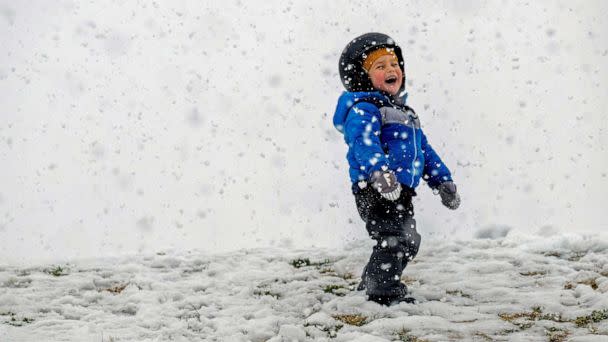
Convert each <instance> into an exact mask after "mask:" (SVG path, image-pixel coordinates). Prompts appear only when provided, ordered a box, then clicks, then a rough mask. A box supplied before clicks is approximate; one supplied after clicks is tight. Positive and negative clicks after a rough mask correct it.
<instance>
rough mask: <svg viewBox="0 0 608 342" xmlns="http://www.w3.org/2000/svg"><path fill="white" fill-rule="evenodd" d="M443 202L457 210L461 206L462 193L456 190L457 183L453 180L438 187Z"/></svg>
mask: <svg viewBox="0 0 608 342" xmlns="http://www.w3.org/2000/svg"><path fill="white" fill-rule="evenodd" d="M437 190H439V196H441V203H442V204H443V205H445V206H446V207H448V208H450V209H452V210H455V209H457V208H458V207H459V206H460V195H458V192H456V184H454V183H453V182H443V183H441V184H440V185H439V186H438V187H437Z"/></svg>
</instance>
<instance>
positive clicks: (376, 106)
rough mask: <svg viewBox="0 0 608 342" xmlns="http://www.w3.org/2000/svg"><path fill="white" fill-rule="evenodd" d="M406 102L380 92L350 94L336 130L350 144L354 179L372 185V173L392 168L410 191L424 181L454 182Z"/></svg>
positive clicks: (340, 103)
mask: <svg viewBox="0 0 608 342" xmlns="http://www.w3.org/2000/svg"><path fill="white" fill-rule="evenodd" d="M403 96H404V97H403V98H401V99H397V100H398V101H395V100H394V99H391V98H390V97H389V96H387V95H384V94H382V93H380V92H344V93H343V94H342V95H341V96H340V98H339V99H338V106H337V108H336V112H335V114H334V119H333V122H334V126H335V127H336V128H337V129H338V131H340V132H342V133H343V134H344V140H345V141H346V143H347V144H348V153H347V155H346V158H347V160H348V163H349V165H350V170H349V173H350V179H351V181H352V182H353V190H354V191H356V188H357V187H356V186H355V184H356V183H358V182H360V181H367V180H368V179H369V178H370V176H371V174H372V172H374V171H376V170H380V169H383V170H384V169H387V168H388V169H390V170H393V171H394V172H395V175H396V176H397V180H398V181H399V182H400V183H401V184H402V185H404V186H407V187H409V188H411V189H415V188H416V187H417V186H418V184H419V183H420V178H421V177H423V178H424V179H425V180H426V181H427V183H428V185H429V186H430V187H431V188H433V189H434V188H436V187H437V186H439V184H441V183H443V182H445V181H451V180H452V176H451V174H450V170H449V169H448V168H447V167H446V166H445V165H444V164H443V162H442V161H441V159H440V158H439V156H438V155H437V153H435V151H434V150H433V148H432V147H431V145H430V144H429V143H428V141H427V138H426V136H425V135H424V133H423V132H422V129H421V128H420V121H419V120H418V116H417V115H416V113H415V112H414V111H413V110H412V109H411V108H409V107H408V106H405V105H398V104H396V102H399V103H405V97H406V96H407V94H404V95H403Z"/></svg>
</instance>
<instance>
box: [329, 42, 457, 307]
mask: <svg viewBox="0 0 608 342" xmlns="http://www.w3.org/2000/svg"><path fill="white" fill-rule="evenodd" d="M339 69H340V76H341V79H342V84H343V85H344V87H345V88H346V90H347V91H346V92H344V93H343V94H342V95H341V96H340V98H339V100H338V105H337V108H336V113H335V114H334V119H333V122H334V125H335V126H336V128H337V129H338V130H339V131H340V132H342V133H343V134H344V139H345V141H346V143H347V144H348V153H347V156H346V158H347V160H348V163H349V166H350V169H349V173H350V179H351V181H352V183H353V184H352V191H353V194H354V195H355V202H356V204H357V209H358V211H359V214H360V216H361V218H362V219H363V221H365V223H366V228H367V231H368V233H369V235H370V237H371V238H372V239H374V240H376V242H377V243H376V245H375V246H374V248H373V251H372V254H371V257H370V259H369V262H368V263H367V265H366V266H365V268H364V270H363V275H362V276H361V278H362V280H361V284H360V285H359V290H363V289H367V295H368V299H369V300H372V301H375V302H377V303H380V304H383V305H391V304H394V303H398V302H408V303H413V302H414V300H413V298H411V297H408V296H407V288H406V286H405V285H404V284H403V283H401V281H400V279H401V273H402V272H403V269H404V268H405V266H406V265H407V263H408V262H409V261H411V260H412V259H413V258H414V257H415V256H416V254H417V253H418V247H419V246H420V235H419V234H418V232H417V231H416V221H415V220H414V218H413V216H414V207H413V205H412V197H413V196H416V192H415V191H414V189H415V188H416V186H418V183H419V182H420V178H421V177H422V178H423V179H424V180H426V182H427V183H428V185H429V186H430V187H431V188H432V189H433V190H435V192H436V193H439V195H440V196H441V201H442V203H443V204H444V205H445V206H446V207H448V208H450V209H456V208H458V206H459V205H460V196H459V195H458V193H457V192H456V185H455V184H454V183H453V182H452V177H451V174H450V171H449V170H448V168H447V167H446V166H445V165H444V164H443V162H442V161H441V159H440V158H439V156H438V155H437V153H435V151H434V150H433V148H431V145H429V143H428V141H427V138H426V136H425V135H424V133H423V132H422V129H421V128H420V121H419V120H418V116H417V115H416V113H415V112H414V110H413V109H412V108H410V107H408V106H407V105H406V104H405V100H406V98H407V93H406V92H405V71H404V62H403V56H402V54H401V48H400V47H399V46H398V45H396V44H395V41H394V40H393V39H391V38H390V37H389V36H387V35H385V34H382V33H366V34H364V35H362V36H359V37H357V38H355V39H354V40H353V41H351V42H350V43H349V44H348V45H347V46H346V48H345V49H344V51H343V52H342V55H341V56H340V65H339Z"/></svg>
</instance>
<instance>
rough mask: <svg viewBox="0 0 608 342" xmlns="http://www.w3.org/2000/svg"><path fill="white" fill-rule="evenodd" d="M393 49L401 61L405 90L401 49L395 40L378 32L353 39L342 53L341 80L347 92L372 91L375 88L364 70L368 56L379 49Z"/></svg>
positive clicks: (402, 86)
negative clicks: (364, 62)
mask: <svg viewBox="0 0 608 342" xmlns="http://www.w3.org/2000/svg"><path fill="white" fill-rule="evenodd" d="M381 47H385V48H392V49H393V50H394V51H395V54H396V55H397V59H398V60H399V67H400V68H401V72H402V73H403V80H402V83H401V90H403V89H404V88H405V69H404V63H403V55H402V54H401V48H400V47H399V46H398V45H397V44H396V43H395V41H394V40H393V38H391V37H389V36H387V35H385V34H383V33H378V32H370V33H366V34H364V35H361V36H359V37H357V38H355V39H353V40H352V41H351V42H350V43H348V45H346V47H345V48H344V51H342V55H341V56H340V64H339V65H338V69H339V70H340V79H341V80H342V84H343V85H344V88H346V90H347V91H372V90H374V87H373V86H372V82H371V81H370V79H369V77H368V75H367V72H366V71H365V70H364V69H363V61H364V60H365V57H366V55H367V54H368V53H369V52H371V51H372V50H376V49H378V48H381Z"/></svg>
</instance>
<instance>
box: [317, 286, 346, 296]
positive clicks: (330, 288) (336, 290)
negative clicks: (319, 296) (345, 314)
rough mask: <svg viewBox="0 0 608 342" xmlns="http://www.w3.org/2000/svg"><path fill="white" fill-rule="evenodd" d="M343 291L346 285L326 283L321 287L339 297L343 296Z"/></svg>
mask: <svg viewBox="0 0 608 342" xmlns="http://www.w3.org/2000/svg"><path fill="white" fill-rule="evenodd" d="M342 289H344V290H342ZM341 290H342V291H341ZM345 291H348V288H346V286H344V285H333V284H332V285H327V286H325V287H324V288H323V292H325V293H331V294H333V295H336V296H339V297H342V296H345V295H346V293H345Z"/></svg>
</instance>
